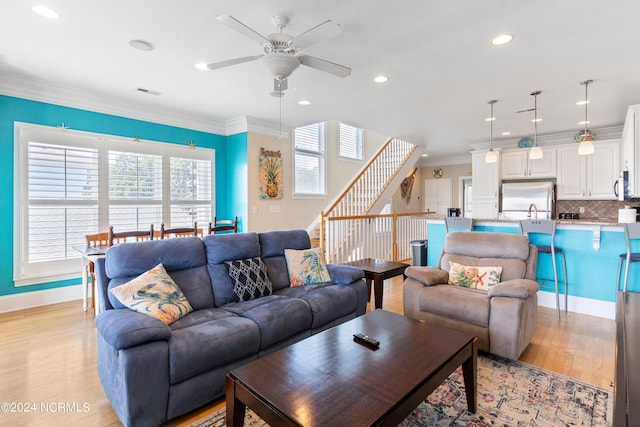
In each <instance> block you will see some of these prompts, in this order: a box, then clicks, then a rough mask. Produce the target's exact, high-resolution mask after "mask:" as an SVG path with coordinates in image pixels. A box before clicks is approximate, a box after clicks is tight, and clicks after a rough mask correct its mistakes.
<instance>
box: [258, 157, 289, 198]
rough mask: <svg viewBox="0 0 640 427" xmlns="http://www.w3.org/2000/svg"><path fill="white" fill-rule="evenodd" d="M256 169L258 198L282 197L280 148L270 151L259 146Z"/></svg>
mask: <svg viewBox="0 0 640 427" xmlns="http://www.w3.org/2000/svg"><path fill="white" fill-rule="evenodd" d="M258 169H259V174H258V176H259V180H260V182H259V184H260V188H259V194H260V198H261V199H282V198H284V186H283V183H282V153H280V150H278V151H271V150H265V149H264V148H263V147H260V157H259V159H258Z"/></svg>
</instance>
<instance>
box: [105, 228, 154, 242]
mask: <svg viewBox="0 0 640 427" xmlns="http://www.w3.org/2000/svg"><path fill="white" fill-rule="evenodd" d="M130 237H135V239H136V241H140V240H153V237H154V233H153V224H151V226H150V227H149V231H140V230H134V231H120V232H118V233H116V232H114V231H113V225H110V226H109V242H108V245H109V246H113V243H114V242H115V243H121V242H123V241H124V242H126V241H127V239H128V238H130Z"/></svg>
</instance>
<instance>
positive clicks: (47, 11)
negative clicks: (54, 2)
mask: <svg viewBox="0 0 640 427" xmlns="http://www.w3.org/2000/svg"><path fill="white" fill-rule="evenodd" d="M31 10H33V11H34V12H35V13H37V14H38V15H40V16H44V17H45V18H49V19H56V18H58V16H59V15H58V12H56V11H55V10H53V9H51V8H49V7H47V6H42V5H35V6H33V7H32V8H31Z"/></svg>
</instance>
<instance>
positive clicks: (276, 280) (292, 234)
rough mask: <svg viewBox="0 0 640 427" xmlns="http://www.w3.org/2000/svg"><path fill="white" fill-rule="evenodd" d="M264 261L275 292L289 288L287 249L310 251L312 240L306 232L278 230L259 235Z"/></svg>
mask: <svg viewBox="0 0 640 427" xmlns="http://www.w3.org/2000/svg"><path fill="white" fill-rule="evenodd" d="M258 238H259V239H260V247H261V248H262V260H263V261H264V263H265V264H266V265H267V271H268V272H269V278H270V279H271V282H272V283H273V290H274V291H277V290H279V289H283V288H288V287H289V272H288V270H287V261H286V259H285V257H284V250H285V249H309V248H310V247H311V240H310V239H309V234H308V233H307V232H306V231H305V230H278V231H268V232H266V233H259V234H258Z"/></svg>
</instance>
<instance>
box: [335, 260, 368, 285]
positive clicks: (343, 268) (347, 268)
mask: <svg viewBox="0 0 640 427" xmlns="http://www.w3.org/2000/svg"><path fill="white" fill-rule="evenodd" d="M327 270H329V276H331V281H332V282H333V283H336V284H338V285H350V284H352V283H353V282H357V281H358V280H360V279H362V278H363V277H364V271H362V270H360V269H359V268H358V267H353V266H351V265H341V264H327Z"/></svg>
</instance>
